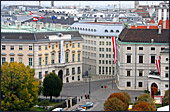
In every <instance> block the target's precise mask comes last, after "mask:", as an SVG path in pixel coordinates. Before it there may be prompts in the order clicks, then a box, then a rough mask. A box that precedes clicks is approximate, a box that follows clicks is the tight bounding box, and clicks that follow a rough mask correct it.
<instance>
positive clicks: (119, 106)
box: [104, 97, 127, 111]
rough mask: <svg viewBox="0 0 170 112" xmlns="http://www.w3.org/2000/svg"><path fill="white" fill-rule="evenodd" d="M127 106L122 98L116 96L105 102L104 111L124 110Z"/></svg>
mask: <svg viewBox="0 0 170 112" xmlns="http://www.w3.org/2000/svg"><path fill="white" fill-rule="evenodd" d="M124 110H127V106H126V105H125V103H123V102H122V101H121V100H120V99H118V98H116V97H114V98H109V99H107V100H106V101H105V103H104V111H124Z"/></svg>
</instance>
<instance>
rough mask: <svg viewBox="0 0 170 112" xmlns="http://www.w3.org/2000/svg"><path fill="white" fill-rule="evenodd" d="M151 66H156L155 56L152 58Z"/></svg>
mask: <svg viewBox="0 0 170 112" xmlns="http://www.w3.org/2000/svg"><path fill="white" fill-rule="evenodd" d="M151 64H155V56H151Z"/></svg>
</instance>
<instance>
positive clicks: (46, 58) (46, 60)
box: [45, 56, 48, 65]
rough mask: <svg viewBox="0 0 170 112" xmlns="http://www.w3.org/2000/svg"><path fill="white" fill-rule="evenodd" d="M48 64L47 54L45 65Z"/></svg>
mask: <svg viewBox="0 0 170 112" xmlns="http://www.w3.org/2000/svg"><path fill="white" fill-rule="evenodd" d="M47 64H48V56H46V57H45V65H47Z"/></svg>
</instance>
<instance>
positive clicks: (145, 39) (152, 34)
mask: <svg viewBox="0 0 170 112" xmlns="http://www.w3.org/2000/svg"><path fill="white" fill-rule="evenodd" d="M151 39H154V43H169V29H162V30H161V34H158V29H127V28H125V29H123V30H122V32H121V33H120V35H119V40H120V41H122V42H141V43H151Z"/></svg>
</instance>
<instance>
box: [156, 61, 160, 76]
mask: <svg viewBox="0 0 170 112" xmlns="http://www.w3.org/2000/svg"><path fill="white" fill-rule="evenodd" d="M155 61H156V66H157V69H158V72H159V75H161V70H160V59H156V60H155Z"/></svg>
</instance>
